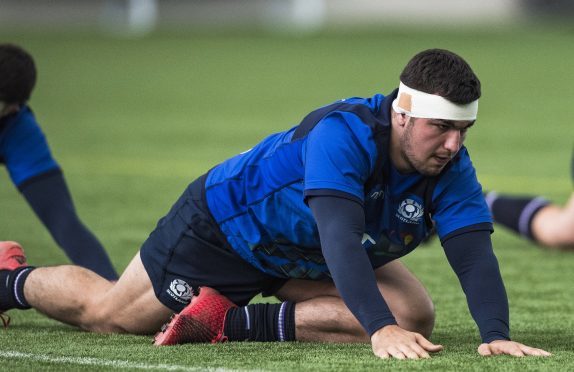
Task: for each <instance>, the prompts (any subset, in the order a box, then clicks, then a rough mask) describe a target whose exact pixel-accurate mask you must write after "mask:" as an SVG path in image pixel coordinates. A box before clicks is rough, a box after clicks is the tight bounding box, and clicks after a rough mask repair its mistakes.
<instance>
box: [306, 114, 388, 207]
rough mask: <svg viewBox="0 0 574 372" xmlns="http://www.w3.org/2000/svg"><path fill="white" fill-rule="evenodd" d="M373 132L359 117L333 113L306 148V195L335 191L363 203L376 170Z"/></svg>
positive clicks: (312, 132)
mask: <svg viewBox="0 0 574 372" xmlns="http://www.w3.org/2000/svg"><path fill="white" fill-rule="evenodd" d="M376 154H377V149H376V145H375V142H374V140H373V135H372V131H371V129H370V128H369V126H368V125H365V124H364V123H363V122H362V121H361V120H360V119H359V117H358V116H356V115H354V114H352V113H348V112H334V113H332V114H330V115H328V116H327V117H325V118H324V119H322V120H321V122H320V123H319V124H317V125H316V126H315V128H313V129H312V130H311V132H310V133H309V134H308V136H307V139H306V144H305V146H304V153H303V159H304V162H305V175H304V177H305V181H304V182H305V184H304V188H305V195H306V196H311V195H316V192H317V190H321V193H322V194H321V195H325V192H328V190H336V191H340V192H344V193H347V194H350V195H352V196H353V197H354V198H356V199H358V200H360V201H363V198H364V190H363V188H364V184H365V182H366V180H367V179H368V177H369V175H370V174H371V173H372V171H373V169H374V165H375V162H376Z"/></svg>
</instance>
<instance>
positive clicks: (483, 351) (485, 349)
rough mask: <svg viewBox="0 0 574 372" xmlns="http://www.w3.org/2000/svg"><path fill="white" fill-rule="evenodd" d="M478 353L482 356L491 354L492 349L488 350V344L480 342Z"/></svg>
mask: <svg viewBox="0 0 574 372" xmlns="http://www.w3.org/2000/svg"><path fill="white" fill-rule="evenodd" d="M478 353H479V354H480V355H482V356H491V355H492V351H490V347H489V345H488V344H480V346H479V347H478Z"/></svg>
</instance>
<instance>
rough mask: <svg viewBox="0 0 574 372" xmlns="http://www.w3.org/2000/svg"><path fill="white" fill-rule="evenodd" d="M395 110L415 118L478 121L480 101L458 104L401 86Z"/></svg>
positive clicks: (394, 103)
mask: <svg viewBox="0 0 574 372" xmlns="http://www.w3.org/2000/svg"><path fill="white" fill-rule="evenodd" d="M393 109H394V110H395V111H396V112H398V113H399V114H407V115H409V116H412V117H415V118H427V119H445V120H476V114H477V113H478V100H476V101H472V102H471V103H467V104H457V103H453V102H451V101H449V100H448V99H446V98H443V97H441V96H438V95H436V94H428V93H425V92H421V91H420V90H416V89H412V88H409V87H407V86H406V85H405V84H403V82H402V81H401V83H400V84H399V93H398V94H397V98H396V99H395V100H394V101H393Z"/></svg>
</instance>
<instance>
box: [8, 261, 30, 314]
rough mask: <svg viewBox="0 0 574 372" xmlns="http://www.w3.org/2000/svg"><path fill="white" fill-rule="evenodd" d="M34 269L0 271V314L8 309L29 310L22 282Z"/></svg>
mask: <svg viewBox="0 0 574 372" xmlns="http://www.w3.org/2000/svg"><path fill="white" fill-rule="evenodd" d="M34 269H35V267H32V266H26V267H19V268H17V269H16V270H0V312H4V311H6V310H10V309H29V308H30V305H29V304H28V301H26V298H25V297H24V282H25V281H26V278H27V277H28V275H30V273H31V272H32V270H34Z"/></svg>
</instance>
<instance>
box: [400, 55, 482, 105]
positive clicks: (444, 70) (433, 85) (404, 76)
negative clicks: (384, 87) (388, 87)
mask: <svg viewBox="0 0 574 372" xmlns="http://www.w3.org/2000/svg"><path fill="white" fill-rule="evenodd" d="M400 79H401V81H402V82H403V84H405V85H406V86H408V87H409V88H413V89H416V90H420V91H423V92H425V93H429V94H437V95H439V96H441V97H444V98H446V99H448V100H449V101H451V102H454V103H458V104H466V103H470V102H472V101H475V100H477V99H478V98H479V97H480V80H478V77H477V76H476V75H475V74H474V72H473V71H472V69H471V68H470V66H469V64H468V63H466V61H465V60H464V59H462V57H460V56H458V55H457V54H455V53H453V52H449V51H448V50H444V49H428V50H424V51H422V52H420V53H418V54H417V55H415V56H414V57H413V58H412V59H411V60H410V61H409V63H408V64H407V65H406V67H405V68H404V70H403V72H402V73H401V76H400Z"/></svg>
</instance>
